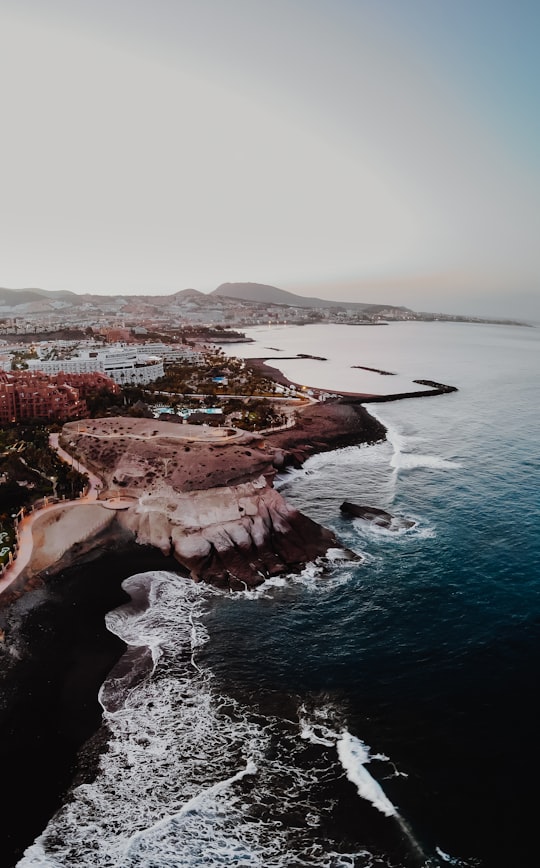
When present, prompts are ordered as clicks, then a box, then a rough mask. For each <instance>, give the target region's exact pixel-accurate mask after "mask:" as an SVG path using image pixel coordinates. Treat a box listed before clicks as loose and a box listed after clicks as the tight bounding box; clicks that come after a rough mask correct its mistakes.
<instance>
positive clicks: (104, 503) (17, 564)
mask: <svg viewBox="0 0 540 868" xmlns="http://www.w3.org/2000/svg"><path fill="white" fill-rule="evenodd" d="M58 438H59V435H58V434H51V435H50V437H49V442H50V445H51V447H52V448H53V449H54V450H55V451H56V452H57V454H58V457H59V458H60V459H61V460H62V461H64V462H66V463H67V464H70V465H71V466H73V467H75V466H76V469H78V471H79V472H80V473H83V474H86V475H87V477H88V480H89V484H88V488H87V491H86V493H85V494H83V495H81V496H80V497H78V498H76V499H73V500H58V499H57V498H47V497H45V498H44V499H43V501H42V502H41V504H40V505H39V506H37V507H35V506H34V507H33V508H32V509H31V511H29V512H26V511H25V510H20V512H19V513H18V514H17V517H16V519H15V522H16V534H17V547H16V552H15V557H14V558H13V559H12V560H11V561H10V563H9V564H8V565H7V566H6V567H5V568H4V571H3V573H2V575H1V577H0V596H1V594H2V593H3V592H4V591H5V590H6V589H7V588H9V587H10V586H11V585H12V584H13V582H15V580H16V579H18V578H19V576H20V575H21V574H22V573H23V571H24V570H25V569H26V568H27V567H28V566H29V564H30V563H31V561H32V556H33V554H34V551H35V546H36V540H35V526H36V524H37V523H38V522H39V524H45V525H47V526H48V527H50V526H51V525H52V524H53V523H54V522H55V520H58V519H59V518H60V516H61V515H62V514H65V513H66V512H67V511H71V510H73V509H75V508H76V509H77V510H78V513H79V512H80V511H81V507H87V508H88V507H89V506H93V507H94V510H93V512H95V511H96V510H101V509H103V510H107V513H106V515H107V518H109V517H110V511H111V510H113V511H116V510H119V509H127V508H128V507H129V506H131V504H132V503H133V500H132V499H128V498H125V497H119V496H118V497H110V498H106V499H104V500H100V501H99V502H98V498H99V494H100V492H101V490H102V487H103V485H102V481H101V479H100V478H99V477H98V476H96V474H94V473H92V471H91V470H89V469H88V468H87V467H83V465H82V464H81V463H80V462H79V461H78V459H77V458H74V457H73V456H72V455H70V454H69V453H68V452H66V451H65V450H64V449H62V447H61V446H60V445H59V443H58ZM86 512H87V513H88V509H87V510H86ZM57 513H59V514H60V515H58V516H56V515H55V514H57ZM80 518H81V522H80V530H81V532H82V534H83V535H84V534H85V532H90V531H91V529H92V528H93V526H94V525H95V523H96V522H95V516H92V519H93V521H90V522H88V516H84V520H82V519H83V514H81V516H80ZM71 530H72V532H73V528H71ZM75 535H76V534H75ZM76 541H77V540H75V539H72V540H69V539H67V538H66V539H64V540H63V541H62V544H61V545H58V544H57V546H56V548H57V551H58V554H59V555H60V554H61V550H62V548H63V547H64V546H66V547H67V546H69V545H70V544H72V542H76Z"/></svg>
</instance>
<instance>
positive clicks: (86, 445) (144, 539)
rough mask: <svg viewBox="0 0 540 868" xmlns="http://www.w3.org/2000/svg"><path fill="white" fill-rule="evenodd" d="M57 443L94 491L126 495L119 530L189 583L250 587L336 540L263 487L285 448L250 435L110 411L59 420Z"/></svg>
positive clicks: (268, 487) (269, 482)
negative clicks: (97, 487)
mask: <svg viewBox="0 0 540 868" xmlns="http://www.w3.org/2000/svg"><path fill="white" fill-rule="evenodd" d="M62 443H63V445H65V448H69V447H71V451H72V452H73V451H74V452H76V454H77V455H78V456H79V458H80V460H81V462H82V463H83V465H85V466H88V467H90V468H91V469H92V470H93V471H94V472H95V473H97V474H98V475H99V476H100V477H101V478H102V479H103V483H104V491H103V493H102V495H101V496H102V497H107V496H112V495H113V494H126V495H130V496H131V497H132V498H133V500H134V505H133V506H131V507H129V508H128V509H126V510H125V511H123V512H120V513H118V515H117V519H116V520H117V522H118V523H119V524H120V525H121V527H122V528H123V529H124V530H128V531H130V532H131V533H132V534H133V535H134V537H135V539H136V541H137V542H138V543H140V544H141V545H151V546H154V547H156V548H158V549H160V550H161V551H162V552H163V554H164V555H170V554H173V555H174V557H175V558H176V559H177V561H178V562H179V563H180V564H182V566H184V567H185V568H186V569H187V570H189V572H190V573H191V575H192V577H193V578H194V579H195V580H197V581H200V580H204V581H208V582H211V583H213V584H216V585H218V586H221V587H230V588H231V589H233V590H241V589H244V588H245V587H246V586H247V587H255V586H256V585H259V584H261V583H262V582H263V581H264V580H265V578H267V577H268V576H272V575H277V574H279V573H283V572H287V570H298V569H300V568H302V567H303V566H304V565H305V564H306V563H307V562H309V561H312V560H314V559H315V558H317V557H319V556H322V555H324V554H326V552H327V551H328V549H329V548H339V547H340V546H339V543H338V542H337V541H336V539H335V537H334V535H333V534H332V533H331V532H330V531H329V530H327V529H326V528H323V527H321V526H320V525H318V524H317V523H316V522H314V521H312V520H311V519H309V518H307V516H305V515H303V514H302V513H300V512H298V510H296V509H294V508H293V507H291V506H290V505H289V504H288V503H287V502H286V501H285V500H284V498H283V497H282V496H281V494H279V492H277V491H276V490H275V489H274V488H273V487H272V480H273V477H274V475H275V473H276V470H277V469H279V468H280V467H282V466H283V464H284V461H285V452H284V450H283V449H282V448H280V447H277V448H272V447H269V446H267V445H266V443H265V441H264V439H263V438H262V437H260V436H258V435H256V434H249V433H247V432H242V431H235V430H234V429H204V428H201V427H199V426H193V425H175V424H173V423H170V422H155V421H153V420H146V419H144V420H139V419H126V418H122V417H113V418H109V419H96V420H87V421H85V422H83V423H69V424H68V425H66V426H64V429H63V433H62Z"/></svg>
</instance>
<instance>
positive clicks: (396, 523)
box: [340, 500, 416, 531]
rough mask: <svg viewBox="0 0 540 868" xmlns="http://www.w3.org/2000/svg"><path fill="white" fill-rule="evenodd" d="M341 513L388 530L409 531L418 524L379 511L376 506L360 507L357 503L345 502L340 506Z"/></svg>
mask: <svg viewBox="0 0 540 868" xmlns="http://www.w3.org/2000/svg"><path fill="white" fill-rule="evenodd" d="M340 509H341V512H343V513H344V514H345V515H349V516H351V518H362V519H364V521H369V522H370V523H371V524H374V525H376V526H377V527H383V528H385V529H386V530H393V531H396V530H408V529H409V528H411V527H414V525H415V524H416V522H414V521H412V520H411V519H410V518H404V517H403V516H401V515H391V514H390V513H389V512H386V511H385V510H384V509H378V508H377V507H375V506H360V505H359V504H356V503H350V501H348V500H344V501H343V503H342V504H341V506H340Z"/></svg>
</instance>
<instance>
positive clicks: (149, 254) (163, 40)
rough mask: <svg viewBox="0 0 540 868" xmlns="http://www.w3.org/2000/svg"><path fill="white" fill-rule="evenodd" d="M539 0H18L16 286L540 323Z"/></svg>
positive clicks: (12, 225) (9, 24)
mask: <svg viewBox="0 0 540 868" xmlns="http://www.w3.org/2000/svg"><path fill="white" fill-rule="evenodd" d="M539 45H540V3H539V2H538V0H0V75H1V79H0V80H1V82H2V85H1V88H2V98H1V130H2V132H1V137H0V149H1V156H2V159H1V161H0V215H1V217H0V219H1V226H0V245H1V248H0V285H2V286H8V287H13V288H16V287H27V286H39V287H42V288H45V289H71V290H73V291H75V292H98V293H114V292H133V293H147V292H149V293H164V292H174V291H176V290H178V289H184V288H186V287H194V288H196V289H200V290H202V291H209V290H211V289H214V288H215V287H216V286H217V285H218V284H219V283H222V282H224V281H257V282H261V283H272V284H275V285H277V286H280V287H282V288H283V289H289V290H292V291H294V292H300V293H303V294H312V295H315V294H316V295H323V296H325V297H327V298H332V297H335V298H339V299H343V300H357V301H370V302H377V301H383V302H390V303H394V304H406V305H408V306H411V307H414V308H416V309H419V310H432V311H438V310H440V311H446V312H457V313H479V314H483V313H484V314H492V315H512V316H523V317H524V316H527V317H536V318H538V319H540V204H539V203H540V110H539V108H540V106H539V102H540V98H539V92H540V51H539V49H538V46H539Z"/></svg>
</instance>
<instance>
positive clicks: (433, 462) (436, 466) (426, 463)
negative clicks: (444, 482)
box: [390, 452, 461, 470]
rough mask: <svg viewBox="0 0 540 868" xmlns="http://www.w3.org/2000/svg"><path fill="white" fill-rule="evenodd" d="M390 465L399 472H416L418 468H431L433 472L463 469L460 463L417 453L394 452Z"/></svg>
mask: <svg viewBox="0 0 540 868" xmlns="http://www.w3.org/2000/svg"><path fill="white" fill-rule="evenodd" d="M390 464H391V465H392V467H395V468H397V469H399V470H414V469H416V468H417V467H429V468H432V469H433V470H455V469H459V468H460V467H461V464H460V463H459V461H452V460H451V459H448V458H439V457H438V456H437V455H420V454H418V453H416V452H394V455H393V456H392V460H391V462H390Z"/></svg>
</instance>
